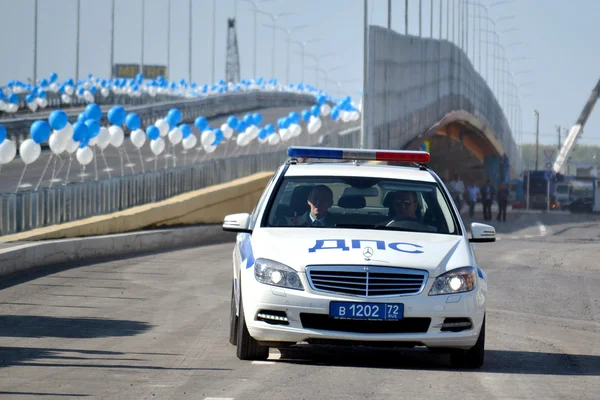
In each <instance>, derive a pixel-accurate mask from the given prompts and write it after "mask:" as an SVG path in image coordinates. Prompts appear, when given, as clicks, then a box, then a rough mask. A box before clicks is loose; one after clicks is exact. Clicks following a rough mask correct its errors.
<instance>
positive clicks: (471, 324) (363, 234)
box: [223, 147, 495, 368]
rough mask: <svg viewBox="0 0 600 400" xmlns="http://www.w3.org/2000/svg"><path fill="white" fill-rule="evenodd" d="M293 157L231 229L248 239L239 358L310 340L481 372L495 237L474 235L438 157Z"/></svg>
mask: <svg viewBox="0 0 600 400" xmlns="http://www.w3.org/2000/svg"><path fill="white" fill-rule="evenodd" d="M288 156H289V159H288V160H287V161H286V162H285V163H284V164H283V165H282V166H281V167H280V168H279V169H278V170H277V171H276V173H275V174H274V175H273V177H272V178H271V180H270V181H269V182H268V184H267V185H266V187H265V189H264V191H263V193H262V195H261V196H260V198H259V200H258V202H257V204H256V207H255V209H254V210H253V212H252V213H251V214H247V213H240V214H233V215H228V216H226V217H225V219H224V223H223V229H224V230H227V231H233V232H238V235H237V238H236V244H235V248H234V251H233V279H232V283H231V317H230V342H231V344H233V345H235V346H237V356H238V358H240V359H242V360H260V359H266V358H268V355H269V347H285V346H289V345H294V344H297V343H301V342H302V343H308V344H333V345H337V344H339V345H346V344H352V345H356V344H358V345H379V346H382V345H383V346H390V347H396V346H401V347H407V346H408V347H414V346H426V347H427V348H429V349H431V350H434V351H444V352H449V353H450V360H451V363H452V364H453V365H454V366H457V367H471V368H478V367H480V366H481V365H482V364H483V360H484V342H485V315H486V298H487V278H486V274H485V273H484V271H483V270H482V269H481V267H480V266H479V265H478V263H477V259H476V257H475V253H474V248H473V246H472V245H471V243H473V242H494V241H495V230H494V228H493V227H492V226H489V225H485V224H479V223H473V224H471V226H470V235H468V233H467V229H466V228H465V226H464V224H463V221H462V219H461V217H460V214H459V212H458V210H457V209H456V207H455V205H454V203H453V201H452V199H451V197H450V194H449V192H448V190H447V189H446V187H445V186H444V184H443V183H442V181H441V180H440V178H439V177H438V176H437V175H436V173H435V172H434V171H432V170H431V169H430V168H429V167H428V166H427V162H429V159H430V155H429V153H427V152H422V151H379V150H356V149H335V148H313V147H290V148H288ZM323 160H325V161H323ZM374 160H375V161H386V162H393V163H409V165H408V166H397V165H381V164H377V165H375V164H374V163H372V162H370V161H374Z"/></svg>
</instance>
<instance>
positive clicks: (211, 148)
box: [204, 144, 217, 154]
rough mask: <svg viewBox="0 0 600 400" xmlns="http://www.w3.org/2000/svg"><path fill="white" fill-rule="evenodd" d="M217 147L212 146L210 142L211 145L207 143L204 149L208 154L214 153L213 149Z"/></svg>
mask: <svg viewBox="0 0 600 400" xmlns="http://www.w3.org/2000/svg"><path fill="white" fill-rule="evenodd" d="M216 149H217V146H212V145H210V144H209V145H206V146H204V150H205V151H206V152H207V153H208V154H210V153H212V152H213V151H215V150H216Z"/></svg>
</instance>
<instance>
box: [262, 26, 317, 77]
mask: <svg viewBox="0 0 600 400" xmlns="http://www.w3.org/2000/svg"><path fill="white" fill-rule="evenodd" d="M263 26H266V27H267V28H271V29H277V30H279V31H283V32H285V33H286V35H287V65H286V69H285V80H286V83H288V84H289V83H290V47H291V46H290V45H291V40H292V39H291V38H292V32H293V31H295V30H297V29H302V28H307V27H308V25H296V26H293V27H291V28H288V29H286V28H283V27H281V26H279V25H275V24H273V25H269V24H263Z"/></svg>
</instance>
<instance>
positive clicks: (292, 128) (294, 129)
mask: <svg viewBox="0 0 600 400" xmlns="http://www.w3.org/2000/svg"><path fill="white" fill-rule="evenodd" d="M288 130H289V131H291V132H292V137H297V136H300V134H301V133H302V127H301V126H300V125H298V124H291V125H290V127H289V128H288Z"/></svg>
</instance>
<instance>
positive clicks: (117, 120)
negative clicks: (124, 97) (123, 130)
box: [107, 106, 127, 126]
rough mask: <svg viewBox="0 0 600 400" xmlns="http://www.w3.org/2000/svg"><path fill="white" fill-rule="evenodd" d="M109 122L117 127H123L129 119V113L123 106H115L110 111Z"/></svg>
mask: <svg viewBox="0 0 600 400" xmlns="http://www.w3.org/2000/svg"><path fill="white" fill-rule="evenodd" d="M107 116H108V120H109V121H110V123H111V124H113V125H116V126H121V125H123V123H124V122H125V118H126V117H127V111H125V109H124V108H123V107H122V106H114V107H113V108H111V109H110V110H108V114H107Z"/></svg>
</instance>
